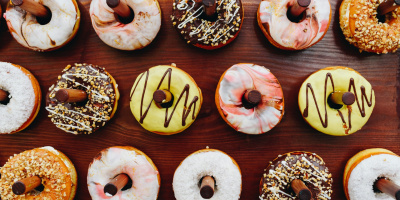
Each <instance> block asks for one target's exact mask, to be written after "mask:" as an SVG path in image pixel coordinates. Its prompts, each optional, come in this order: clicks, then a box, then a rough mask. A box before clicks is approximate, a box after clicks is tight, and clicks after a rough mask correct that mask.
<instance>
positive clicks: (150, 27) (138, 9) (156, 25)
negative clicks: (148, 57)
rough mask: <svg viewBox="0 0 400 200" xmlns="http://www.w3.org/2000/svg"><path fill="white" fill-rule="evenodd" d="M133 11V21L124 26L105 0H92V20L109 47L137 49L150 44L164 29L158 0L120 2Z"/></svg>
mask: <svg viewBox="0 0 400 200" xmlns="http://www.w3.org/2000/svg"><path fill="white" fill-rule="evenodd" d="M121 2H124V3H126V4H127V5H128V6H129V7H130V8H131V9H132V10H133V12H134V14H135V16H134V19H133V21H132V22H130V23H128V24H123V23H121V22H120V21H119V20H118V19H117V18H116V14H114V11H113V9H111V8H110V7H109V6H108V5H107V3H106V0H93V1H92V3H91V4H90V17H91V19H92V25H93V28H94V30H95V31H96V33H97V35H98V36H99V37H100V39H101V40H103V42H104V43H106V44H107V45H109V46H111V47H114V48H116V49H121V50H136V49H141V48H143V47H145V46H147V45H149V44H150V43H151V42H152V41H153V40H154V38H155V37H156V36H157V33H158V31H159V30H160V27H161V9H160V6H159V5H158V1H157V0H121Z"/></svg>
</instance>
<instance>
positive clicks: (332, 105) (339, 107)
mask: <svg viewBox="0 0 400 200" xmlns="http://www.w3.org/2000/svg"><path fill="white" fill-rule="evenodd" d="M331 96H332V93H331V94H330V95H329V96H328V100H327V102H328V106H329V107H331V108H333V109H336V110H339V109H341V108H342V107H343V105H342V104H336V103H334V102H333V101H332V100H331Z"/></svg>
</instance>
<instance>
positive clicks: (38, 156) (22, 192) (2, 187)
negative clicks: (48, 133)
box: [0, 146, 78, 200]
mask: <svg viewBox="0 0 400 200" xmlns="http://www.w3.org/2000/svg"><path fill="white" fill-rule="evenodd" d="M77 181H78V176H77V174H76V170H75V167H74V165H73V164H72V162H71V161H70V160H69V159H68V157H67V156H66V155H64V154H63V153H62V152H60V151H58V150H56V149H54V148H53V147H49V146H47V147H41V148H36V149H32V150H27V151H24V152H22V153H20V154H18V155H14V156H11V157H10V159H8V161H7V163H6V164H5V165H4V166H3V167H2V168H1V178H0V196H1V198H2V199H15V200H19V199H21V200H22V199H59V200H72V199H74V197H75V193H76V188H77Z"/></svg>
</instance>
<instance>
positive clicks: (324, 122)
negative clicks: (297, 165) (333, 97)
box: [303, 73, 373, 133]
mask: <svg viewBox="0 0 400 200" xmlns="http://www.w3.org/2000/svg"><path fill="white" fill-rule="evenodd" d="M328 79H330V80H331V81H330V82H331V85H332V89H333V91H335V84H334V83H333V78H332V74H331V73H327V74H326V78H325V88H324V99H327V97H326V90H327V86H328ZM360 89H361V102H362V106H360V102H359V98H358V96H357V91H356V86H355V83H354V79H353V78H350V82H349V92H351V91H352V90H353V91H354V95H355V97H356V102H357V107H358V109H359V110H360V113H361V116H362V117H365V103H364V102H367V105H368V107H371V106H372V96H373V90H372V88H371V97H370V99H369V101H368V97H367V94H366V93H365V87H364V86H361V87H360ZM309 90H310V91H311V94H312V97H313V98H314V103H315V107H316V108H317V112H318V116H319V119H320V121H321V124H322V126H323V127H324V128H326V127H328V112H327V109H326V104H327V101H325V103H324V109H325V120H323V119H322V115H321V111H320V110H319V107H318V103H317V100H316V98H315V93H314V89H313V88H312V85H311V84H310V83H307V88H306V108H305V109H304V112H303V117H308V106H309V104H308V91H309ZM347 108H348V111H349V119H348V121H349V127H347V126H346V125H344V128H346V133H347V132H348V131H349V130H350V129H351V112H352V107H351V106H350V105H348V106H347ZM337 111H338V113H339V116H340V118H341V119H342V121H343V123H344V124H346V121H345V119H344V116H343V114H342V112H341V111H340V110H337Z"/></svg>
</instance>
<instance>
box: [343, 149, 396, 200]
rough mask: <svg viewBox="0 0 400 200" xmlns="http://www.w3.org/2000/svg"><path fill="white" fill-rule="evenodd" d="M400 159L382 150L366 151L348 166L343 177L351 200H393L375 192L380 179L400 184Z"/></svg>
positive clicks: (345, 189) (357, 155) (355, 156)
mask: <svg viewBox="0 0 400 200" xmlns="http://www.w3.org/2000/svg"><path fill="white" fill-rule="evenodd" d="M399 166H400V157H399V156H398V155H396V154H395V153H393V152H391V151H389V150H387V149H381V148H375V149H366V150H364V151H361V152H359V153H357V154H356V155H354V156H353V157H352V158H351V159H350V160H349V161H348V162H347V164H346V168H345V171H344V175H343V186H344V192H345V194H346V197H347V199H349V200H365V199H368V200H391V199H394V198H393V197H391V196H389V195H387V194H385V193H380V192H375V191H374V185H375V183H376V181H377V180H378V179H381V178H386V179H389V180H390V181H392V182H394V183H396V184H397V185H399V184H400V173H399Z"/></svg>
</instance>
